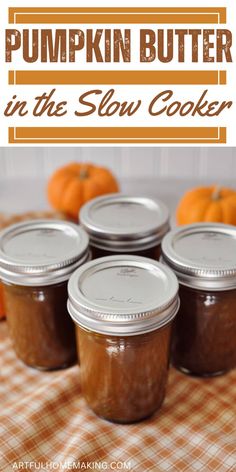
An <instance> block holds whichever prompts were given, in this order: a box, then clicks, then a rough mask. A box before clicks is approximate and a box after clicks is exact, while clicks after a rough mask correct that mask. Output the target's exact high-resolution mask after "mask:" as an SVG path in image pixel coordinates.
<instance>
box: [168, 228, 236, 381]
mask: <svg viewBox="0 0 236 472" xmlns="http://www.w3.org/2000/svg"><path fill="white" fill-rule="evenodd" d="M162 254H163V256H162V257H163V261H164V262H165V263H166V264H168V266H169V267H170V268H172V269H173V270H174V271H175V273H176V275H177V277H178V279H179V283H180V302H181V303H180V310H179V313H178V316H177V317H176V320H175V323H174V329H173V345H172V362H173V364H174V365H175V366H176V367H177V368H179V369H180V370H182V371H183V372H185V373H188V374H194V375H199V376H214V375H220V374H223V373H225V372H227V371H229V370H230V369H233V368H234V367H236V342H235V340H236V228H235V227H234V226H229V225H224V224H218V223H217V224H213V223H212V224H208V223H201V224H195V225H188V226H182V227H179V228H177V229H175V230H173V231H171V232H170V233H169V234H168V235H167V236H166V237H165V238H164V240H163V242H162Z"/></svg>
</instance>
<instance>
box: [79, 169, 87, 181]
mask: <svg viewBox="0 0 236 472" xmlns="http://www.w3.org/2000/svg"><path fill="white" fill-rule="evenodd" d="M88 177H89V173H88V169H86V167H82V169H80V173H79V178H80V180H85V179H87V178H88Z"/></svg>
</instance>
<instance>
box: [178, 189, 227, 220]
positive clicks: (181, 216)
mask: <svg viewBox="0 0 236 472" xmlns="http://www.w3.org/2000/svg"><path fill="white" fill-rule="evenodd" d="M176 219H177V223H178V224H179V225H184V224H191V223H198V222H211V223H213V222H217V223H225V224H231V225H236V191H235V190H233V189H229V188H225V187H219V186H211V187H198V188H194V189H192V190H190V191H188V192H187V193H186V194H185V195H184V196H183V198H182V199H181V200H180V202H179V205H178V208H177V213H176Z"/></svg>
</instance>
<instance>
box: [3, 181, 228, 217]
mask: <svg viewBox="0 0 236 472" xmlns="http://www.w3.org/2000/svg"><path fill="white" fill-rule="evenodd" d="M46 182H47V181H46V180H45V179H32V178H30V179H29V178H27V179H6V180H1V179H0V213H6V214H13V213H21V212H25V211H40V210H49V209H50V206H49V204H48V202H47V191H46V185H47V184H46ZM209 184H210V185H212V181H209V180H204V181H201V182H199V180H198V179H196V180H190V179H187V180H179V179H151V178H148V179H122V180H121V181H120V188H121V191H122V192H123V193H126V194H133V195H141V196H153V197H156V198H160V199H161V200H163V202H164V203H165V204H166V205H167V206H168V208H169V210H170V212H171V215H172V221H173V219H174V214H175V209H176V206H177V203H178V201H179V199H180V198H181V196H182V195H183V193H184V192H185V191H186V190H188V189H191V188H192V187H194V186H199V185H200V186H202V185H209ZM222 185H225V186H229V187H232V188H236V182H235V181H231V180H223V181H222Z"/></svg>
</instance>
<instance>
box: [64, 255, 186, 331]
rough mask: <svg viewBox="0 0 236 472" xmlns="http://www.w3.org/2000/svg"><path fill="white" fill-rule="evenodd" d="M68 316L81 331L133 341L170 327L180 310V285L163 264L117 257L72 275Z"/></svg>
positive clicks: (92, 263)
mask: <svg viewBox="0 0 236 472" xmlns="http://www.w3.org/2000/svg"><path fill="white" fill-rule="evenodd" d="M68 293H69V300H68V311H69V313H70V315H71V317H72V318H73V320H74V321H75V322H76V323H77V324H78V325H80V326H82V327H84V328H87V329H89V330H91V331H95V332H97V333H102V334H110V335H114V336H116V335H122V336H131V335H138V334H142V333H146V332H149V331H153V330H155V329H158V328H160V327H162V326H163V325H165V324H167V323H169V322H170V321H171V320H172V319H173V318H174V316H175V314H176V313H177V310H178V307H179V299H178V281H177V278H176V276H175V274H174V273H173V272H172V271H171V270H170V269H169V268H168V267H165V266H164V265H163V264H160V263H159V262H154V261H153V260H151V259H147V258H145V257H135V256H111V257H102V258H100V259H96V260H94V261H92V262H88V263H87V264H85V265H84V266H83V267H80V268H79V269H77V270H76V272H74V274H72V276H71V278H70V280H69V284H68Z"/></svg>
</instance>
